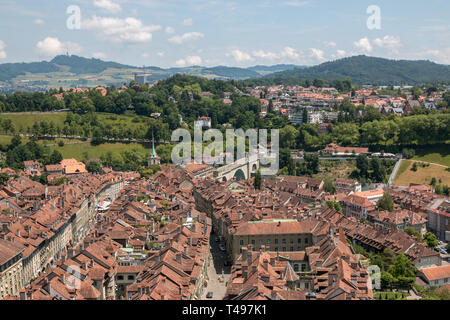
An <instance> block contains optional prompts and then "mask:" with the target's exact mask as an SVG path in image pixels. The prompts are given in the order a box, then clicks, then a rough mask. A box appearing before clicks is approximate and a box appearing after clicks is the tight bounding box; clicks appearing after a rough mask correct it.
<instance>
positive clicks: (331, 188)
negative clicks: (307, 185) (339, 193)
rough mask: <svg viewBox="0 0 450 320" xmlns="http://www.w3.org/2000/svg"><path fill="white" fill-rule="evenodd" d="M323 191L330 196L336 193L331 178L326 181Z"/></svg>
mask: <svg viewBox="0 0 450 320" xmlns="http://www.w3.org/2000/svg"><path fill="white" fill-rule="evenodd" d="M323 189H324V190H325V192H328V193H330V194H335V193H336V188H335V187H334V185H333V181H332V180H331V179H329V178H327V179H325V181H324V185H323Z"/></svg>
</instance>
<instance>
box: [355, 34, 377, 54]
mask: <svg viewBox="0 0 450 320" xmlns="http://www.w3.org/2000/svg"><path fill="white" fill-rule="evenodd" d="M353 45H354V46H355V47H356V48H357V49H358V50H360V51H364V52H367V53H369V52H372V49H373V48H372V45H371V44H370V41H369V39H368V38H367V37H365V38H362V39H360V40H358V41H355V42H353Z"/></svg>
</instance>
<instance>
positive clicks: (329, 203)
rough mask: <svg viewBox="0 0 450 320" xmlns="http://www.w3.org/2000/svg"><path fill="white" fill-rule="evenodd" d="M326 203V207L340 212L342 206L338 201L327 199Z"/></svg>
mask: <svg viewBox="0 0 450 320" xmlns="http://www.w3.org/2000/svg"><path fill="white" fill-rule="evenodd" d="M326 205H327V207H328V208H331V209H334V210H336V211H337V212H340V213H342V207H341V205H340V204H339V202H337V201H327V202H326Z"/></svg>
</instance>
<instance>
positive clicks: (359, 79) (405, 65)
mask: <svg viewBox="0 0 450 320" xmlns="http://www.w3.org/2000/svg"><path fill="white" fill-rule="evenodd" d="M345 78H350V79H351V80H352V82H354V83H357V84H378V85H382V84H384V85H388V84H389V85H391V84H392V85H394V84H417V83H432V82H440V81H443V82H449V81H450V66H448V65H440V64H437V63H434V62H431V61H409V60H389V59H383V58H375V57H367V56H355V57H350V58H344V59H340V60H336V61H331V62H325V63H322V64H320V65H318V66H314V67H309V68H303V69H300V68H296V69H293V70H287V71H282V72H276V73H273V74H270V75H267V76H265V77H264V78H263V79H264V81H269V82H273V83H285V84H290V83H298V82H299V81H302V80H307V79H308V80H313V79H323V80H329V81H332V80H343V79H345Z"/></svg>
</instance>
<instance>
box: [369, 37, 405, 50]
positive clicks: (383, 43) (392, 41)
mask: <svg viewBox="0 0 450 320" xmlns="http://www.w3.org/2000/svg"><path fill="white" fill-rule="evenodd" d="M373 43H375V44H376V45H377V46H379V47H380V48H388V49H393V50H395V49H397V48H398V47H401V45H402V42H401V40H400V38H399V37H394V36H384V38H383V39H380V38H377V39H375V40H374V41H373Z"/></svg>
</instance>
